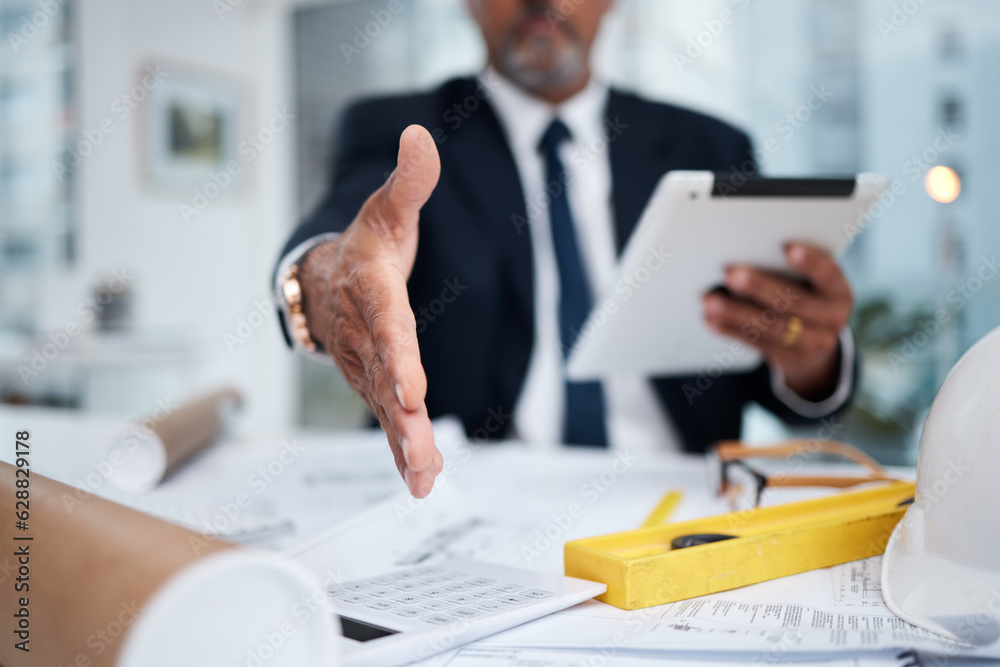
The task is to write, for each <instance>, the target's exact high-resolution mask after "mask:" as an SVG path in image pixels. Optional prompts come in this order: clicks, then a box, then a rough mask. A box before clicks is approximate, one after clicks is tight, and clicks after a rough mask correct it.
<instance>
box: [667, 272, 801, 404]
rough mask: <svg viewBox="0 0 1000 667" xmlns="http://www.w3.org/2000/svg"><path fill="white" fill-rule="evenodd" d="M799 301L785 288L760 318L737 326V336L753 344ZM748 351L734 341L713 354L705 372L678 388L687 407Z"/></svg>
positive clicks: (744, 345)
mask: <svg viewBox="0 0 1000 667" xmlns="http://www.w3.org/2000/svg"><path fill="white" fill-rule="evenodd" d="M800 298H801V297H800V296H799V295H798V294H796V293H795V292H793V291H792V288H791V287H786V288H785V290H784V292H778V293H777V294H775V296H774V298H773V299H772V300H771V305H770V307H769V308H765V309H764V310H762V311H761V313H760V315H757V316H755V317H753V318H752V319H751V320H750V321H748V322H744V323H743V326H742V327H740V333H741V334H742V335H743V337H744V338H746V340H747V342H748V343H750V344H751V345H752V344H753V343H756V342H757V341H758V340H760V338H761V336H763V335H764V334H765V333H767V332H768V331H769V330H770V329H771V327H773V326H774V325H775V324H776V323H777V322H779V321H783V320H782V319H781V315H783V314H784V313H787V312H788V311H789V310H791V308H792V305H793V304H794V303H795V302H796V301H798V300H799V299H800ZM748 349H749V347H748V345H747V344H746V343H744V342H741V341H738V340H734V341H732V342H731V343H729V348H728V349H727V350H726V351H724V352H716V353H715V354H713V355H712V356H713V358H714V361H713V362H712V364H711V365H709V367H708V368H707V369H706V370H703V371H701V372H700V373H699V374H698V377H697V378H696V379H695V381H694V384H691V383H688V382H685V383H684V386H683V387H681V390H682V391H683V393H684V398H685V399H687V402H688V405H694V401H695V399H696V398H698V397H700V396H704V395H705V392H707V391H708V390H710V389H711V388H712V386H713V385H714V384H715V381H716V380H717V379H718V378H719V377H720V376H722V375H723V374H724V373H725V372H726V371H727V370H729V369H730V368H732V367H733V365H735V364H736V362H737V361H738V360H739V359H740V358H741V357H742V356H743V355H744V354H746V353H747V350H748Z"/></svg>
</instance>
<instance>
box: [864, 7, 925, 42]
mask: <svg viewBox="0 0 1000 667" xmlns="http://www.w3.org/2000/svg"><path fill="white" fill-rule="evenodd" d="M928 2H930V0H903V2H899V3H896V4H894V5H893V6H892V11H891V12H889V16H888V17H879V19H878V21H876V22H875V27H877V28H878V31H879V34H880V35H882V39H886V40H887V39H889V38H890V37H892V36H893V35H894V34H896V33H897V32H899V31H900V30H902V29H903V28H904V27H905V26H906V24H907V23H909V22H910V20H911V19H912V18H913V17H914V16H916V15H917V14H919V13H920V10H921V9H923V8H924V7H926V6H927V3H928Z"/></svg>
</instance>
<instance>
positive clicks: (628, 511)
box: [38, 423, 940, 667]
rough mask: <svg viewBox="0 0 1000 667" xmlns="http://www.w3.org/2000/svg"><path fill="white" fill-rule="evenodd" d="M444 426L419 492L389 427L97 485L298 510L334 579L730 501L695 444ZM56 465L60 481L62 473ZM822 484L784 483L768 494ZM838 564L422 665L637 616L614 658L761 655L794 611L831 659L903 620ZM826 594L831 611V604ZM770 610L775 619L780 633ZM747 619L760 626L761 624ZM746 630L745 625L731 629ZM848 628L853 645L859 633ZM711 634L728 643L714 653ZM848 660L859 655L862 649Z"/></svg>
mask: <svg viewBox="0 0 1000 667" xmlns="http://www.w3.org/2000/svg"><path fill="white" fill-rule="evenodd" d="M436 434H437V441H438V444H439V446H440V447H441V449H442V452H443V454H444V456H445V461H446V463H445V469H444V472H443V473H442V475H441V476H440V478H439V481H438V485H437V486H436V488H435V491H434V492H433V493H432V494H431V496H430V497H429V499H427V500H424V501H417V500H414V499H412V498H410V497H409V496H408V495H407V494H406V493H405V487H404V486H403V484H402V482H401V480H400V479H399V476H398V473H397V472H396V469H395V466H394V465H393V463H392V460H391V456H390V454H389V451H388V447H387V445H386V444H385V438H384V435H382V434H381V433H370V432H369V433H343V434H310V433H300V434H298V435H296V436H295V437H289V438H284V439H278V438H275V439H270V440H264V439H261V440H245V439H244V440H230V441H227V442H224V443H221V444H219V445H218V446H216V447H214V448H212V449H210V450H209V451H207V452H205V453H203V454H202V455H201V456H199V457H198V458H197V459H196V460H195V461H193V462H192V463H191V464H190V465H189V466H187V467H186V468H184V469H182V470H181V471H179V472H178V473H177V474H176V475H174V476H173V477H172V478H170V479H169V480H167V481H166V482H165V483H164V484H162V485H161V486H160V487H159V488H158V489H156V490H155V491H153V492H152V493H150V494H147V495H145V496H141V497H140V496H130V497H129V496H124V495H123V494H120V493H118V492H115V491H112V490H110V489H98V492H99V493H103V494H106V495H109V496H110V497H112V498H114V499H116V500H119V501H123V502H127V503H129V504H133V505H135V506H137V507H139V508H142V509H145V510H146V511H150V512H151V513H155V514H160V515H164V516H167V517H172V518H178V517H182V518H186V519H187V520H188V522H189V523H190V522H191V521H192V518H194V520H195V521H198V520H200V521H202V522H207V523H208V524H213V522H215V523H217V524H222V523H225V521H240V520H246V519H248V518H250V519H251V520H253V521H259V520H265V521H268V520H270V521H274V520H287V521H290V522H291V523H292V524H293V525H294V531H292V532H286V533H284V534H281V535H277V536H274V537H272V538H271V539H270V541H269V544H268V546H272V547H275V548H280V549H283V550H286V551H289V552H291V553H296V554H299V556H298V557H299V559H300V560H301V561H302V562H304V563H305V564H306V565H307V566H308V567H310V568H311V569H313V570H314V572H316V573H317V574H318V575H321V576H330V575H332V576H335V577H337V578H339V579H351V578H357V577H364V576H369V575H375V574H379V573H381V572H384V571H387V570H390V569H393V568H396V567H400V566H404V565H407V564H409V563H411V562H413V561H415V560H419V561H421V562H428V563H429V562H433V561H434V560H435V559H440V558H447V557H449V556H471V557H475V558H480V559H483V560H488V561H493V562H498V563H504V564H509V565H514V566H519V567H526V568H530V569H535V570H544V571H550V572H561V571H562V544H563V543H565V542H566V541H568V540H571V539H576V538H580V537H587V536H593V535H599V534H603V533H609V532H616V531H620V530H627V529H631V528H635V527H638V526H639V525H640V524H641V523H642V521H643V520H644V519H645V517H646V516H647V514H648V513H649V511H650V510H651V509H652V508H653V507H654V506H655V505H656V504H657V502H658V501H659V500H660V498H661V497H662V496H663V494H664V493H665V492H666V491H667V490H669V489H681V490H682V491H683V492H684V500H683V502H682V503H681V504H680V506H679V507H678V509H677V511H676V513H675V515H674V517H673V518H674V519H676V520H681V519H689V518H696V517H700V516H707V515H711V514H716V513H720V512H725V511H727V508H726V507H725V505H724V503H722V502H721V501H719V500H717V499H715V498H713V497H710V495H709V494H708V491H707V489H708V484H707V478H706V474H707V473H706V466H705V462H704V460H703V458H702V457H699V456H685V455H678V454H649V453H643V454H641V455H639V454H633V453H631V452H629V451H627V450H623V451H613V452H607V451H594V450H586V449H565V450H550V451H533V450H530V449H528V448H526V447H524V446H522V445H519V444H515V443H509V444H500V445H482V446H477V445H475V444H470V443H468V442H466V441H465V439H464V436H463V434H462V433H461V430H460V429H459V428H457V426H456V425H455V424H449V423H443V424H438V425H437V427H436ZM38 472H44V471H42V470H39V471H38ZM911 472H912V471H911ZM61 476H62V477H64V478H65V477H66V471H63V472H62V475H61ZM67 481H70V482H72V481H74V480H73V479H72V478H70V479H68V480H67ZM825 492H828V491H822V490H819V491H817V490H788V489H785V490H776V491H775V492H774V494H773V495H772V496H771V497H769V498H768V502H784V501H787V500H796V499H800V498H802V497H804V496H806V495H815V494H817V493H825ZM839 568H840V569H839V570H838V568H832V569H831V570H820V571H816V572H811V573H804V574H802V575H795V576H794V577H787V578H785V579H782V580H776V581H773V582H765V583H764V584H758V585H757V586H751V587H747V588H744V589H739V590H737V591H731V592H729V593H726V594H718V595H716V596H709V597H708V598H700V599H698V600H696V601H690V602H680V603H674V604H673V605H664V606H662V607H656V608H653V609H651V610H642V611H640V612H622V611H621V610H617V609H614V608H612V607H609V606H607V605H603V604H601V603H598V602H590V603H586V604H584V605H581V606H578V607H576V608H574V609H573V610H569V611H567V612H563V613H560V614H556V615H554V616H551V617H548V618H546V619H541V620H540V621H536V622H534V623H531V624H528V625H525V626H522V627H521V628H517V629H514V630H512V631H509V632H507V633H501V634H500V635H496V636H494V637H491V638H489V639H487V640H485V641H483V642H478V643H476V644H475V645H473V646H471V647H469V648H465V649H463V650H462V651H459V652H456V651H452V652H450V653H447V654H444V655H443V656H439V657H437V658H434V659H432V660H430V661H428V662H427V664H428V665H442V666H443V665H448V667H481V666H485V665H489V666H491V667H492V666H493V665H496V667H504V666H505V665H511V666H513V665H521V664H525V662H524V661H525V660H528V661H532V660H534V661H537V664H538V665H540V666H544V667H562V666H563V665H566V666H567V667H568V666H569V665H571V664H579V663H578V662H574V661H576V660H578V658H579V655H580V654H579V651H591V652H593V651H594V650H596V649H595V647H596V646H597V645H598V644H599V643H601V642H612V644H614V642H615V638H616V636H617V635H616V633H618V634H620V633H621V631H622V629H623V628H628V627H635V628H638V629H637V630H635V631H632V632H630V633H627V640H623V641H625V644H627V645H628V646H629V647H630V648H634V649H635V650H642V651H643V652H644V654H645V657H646V660H645V661H643V660H640V659H639V658H637V657H635V656H628V657H626V656H625V655H624V648H625V646H624V645H623V646H622V648H623V654H622V655H619V658H617V660H618V662H616V663H614V664H620V665H628V666H630V667H631V665H632V663H633V662H636V664H637V665H638V662H643V664H651V663H650V662H649V661H650V660H653V659H656V660H657V661H658V662H660V663H662V661H663V660H664V659H666V658H668V657H672V655H673V653H676V651H677V650H682V651H695V652H698V654H699V657H701V658H709V657H711V658H715V659H726V660H727V661H728V663H727V664H745V663H746V659H747V658H748V657H750V656H752V655H754V654H758V655H759V654H760V650H761V646H762V645H761V643H760V642H762V641H763V642H765V644H766V645H768V646H770V645H771V644H773V642H771V639H767V640H765V639H763V638H762V637H763V635H762V634H761V633H764V632H765V631H767V633H774V632H777V634H776V635H773V637H772V639H773V638H774V637H778V638H779V639H780V635H781V633H782V628H786V629H787V627H789V623H791V627H794V626H795V625H796V623H794V622H791V621H789V619H788V618H787V617H786V616H787V615H788V614H791V615H792V617H795V618H799V619H800V622H802V623H806V622H808V623H812V624H813V625H814V626H816V625H817V624H818V631H812V630H811V629H810V628H809V627H808V626H806V627H803V628H801V632H800V634H801V635H802V636H804V637H805V638H806V639H805V640H802V639H801V638H800V640H799V641H800V642H802V641H804V642H805V643H804V644H801V646H811V647H812V648H811V649H810V650H811V657H812V658H813V659H815V658H816V657H817V656H818V655H819V654H820V653H822V652H823V649H824V648H825V649H826V656H827V657H829V656H830V655H831V651H832V650H833V649H834V647H833V646H831V645H830V630H829V629H825V628H824V625H827V626H828V625H829V624H831V623H834V624H837V623H839V624H842V625H843V627H844V628H847V629H851V628H859V630H858V632H863V631H864V628H865V627H868V626H870V625H872V624H875V625H878V626H879V627H881V626H882V625H887V624H896V625H898V623H901V622H899V621H898V619H895V618H894V617H892V616H891V614H889V612H888V611H887V610H885V609H884V608H882V607H881V605H882V602H881V594H880V592H879V589H878V577H877V574H878V567H877V561H874V562H865V561H861V562H859V563H855V564H848V565H845V566H839ZM838 587H839V588H838ZM831 596H832V597H831ZM694 602H697V604H692V603H694ZM810 605H812V606H810ZM830 605H834V606H835V607H836V608H832V607H831V608H828V609H820V607H824V606H825V607H830ZM838 605H839V606H838ZM768 609H770V610H771V611H770V612H768V611H767V610H768ZM779 609H780V611H776V610H779ZM720 610H725V611H724V612H723V611H720ZM810 610H811V611H810ZM719 614H722V616H719ZM769 614H770V615H771V616H775V618H774V619H772V620H774V623H775V624H776V625H774V627H771V629H770V630H768V628H769V627H770V626H771V625H772V624H771V621H768V620H767V619H768V617H769V616H768V615H769ZM796 614H797V615H798V616H796ZM748 623H749V624H750V625H753V624H755V623H756V624H758V625H759V624H761V623H763V625H762V626H761V627H759V628H758V629H756V630H753V631H752V632H750V631H749V630H748V629H747V627H748V626H747V625H746V624H748ZM904 625H905V624H904ZM830 627H831V628H832V626H830ZM727 628H728V629H727ZM723 630H726V632H725V633H724V634H719V633H721V632H722V631H723ZM750 630H752V628H750ZM913 630H914V631H915V630H916V629H913ZM796 632H799V630H796ZM919 632H922V631H919ZM706 633H708V634H706ZM738 633H742V634H740V635H739V637H740V638H739V639H738V640H733V639H732V638H733V637H736V636H737V634H738ZM900 633H903V635H905V636H906V637H908V638H909V639H907V640H906V641H911V642H912V643H913V644H914V645H923V646H925V647H926V646H939V647H940V645H939V644H938V643H936V642H938V640H936V639H935V638H934V637H933V636H925V635H920V634H919V633H916V634H914V633H912V632H911V630H910V629H909V626H906V628H901V627H897V628H896V635H897V636H902V635H901V634H900ZM842 634H843V636H844V637H847V639H843V641H844V642H847V644H846V646H850V639H849V637H848V635H850V632H846V633H845V632H842ZM925 634H926V633H925ZM821 635H822V636H821ZM769 636H770V635H769ZM871 636H874V635H871ZM810 641H812V642H813V643H812V644H810V643H809V642H810ZM727 642H729V644H730V645H728V646H727ZM766 642H771V644H768V643H766ZM620 643H621V642H619V644H620ZM798 645H799V644H797V646H798ZM706 646H716V647H719V646H721V647H722V649H719V650H715V651H714V653H713V652H711V651H710V652H709V653H705V650H706ZM859 646H860V644H859ZM791 648H792V647H791V646H789V647H786V650H791ZM844 648H845V646H840V647H839V649H838V650H837V651H833V653H835V654H836V655H837V656H840V657H846V656H848V655H851V653H847V654H845V653H841V652H839V651H841V650H843V649H844ZM555 649H559V650H558V651H556V650H555ZM723 649H725V650H723ZM566 651H570V652H569V653H566ZM727 651H728V652H727ZM897 653H898V651H897ZM865 655H866V656H867V657H866V658H865V659H866V660H868V659H869V658H871V659H872V660H875V662H872V663H870V664H900V663H899V661H896V660H895V659H894V658H892V659H889V658H891V656H888V654H887V653H882V654H880V655H873V654H871V653H870V652H866V653H865ZM574 656H575V657H574ZM887 656H888V657H887ZM674 657H675V656H674ZM678 660H680V662H678V663H677V664H683V660H682V659H681V658H678ZM532 664H534V663H532ZM609 664H610V663H609ZM668 664H669V663H668ZM836 664H841V663H840V662H838V663H836ZM842 664H845V665H848V664H849V665H856V664H860V663H858V662H856V661H855V660H854V659H853V657H852V658H851V659H850V660H849V661H847V662H844V663H842ZM865 664H869V663H867V662H866V663H865Z"/></svg>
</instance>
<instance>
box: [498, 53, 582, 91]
mask: <svg viewBox="0 0 1000 667" xmlns="http://www.w3.org/2000/svg"><path fill="white" fill-rule="evenodd" d="M502 68H503V73H504V74H505V75H506V76H507V77H508V78H510V79H511V80H512V81H514V83H516V84H518V85H519V86H521V87H522V88H526V89H528V90H532V91H545V90H557V89H559V88H564V87H566V86H569V85H572V84H574V83H576V82H578V81H579V80H580V77H582V76H584V74H585V73H586V62H585V60H584V58H583V56H582V54H576V53H567V54H564V55H562V56H561V57H559V58H558V59H554V58H552V57H549V56H545V57H536V58H530V57H523V56H519V55H512V57H509V58H504V59H503V63H502Z"/></svg>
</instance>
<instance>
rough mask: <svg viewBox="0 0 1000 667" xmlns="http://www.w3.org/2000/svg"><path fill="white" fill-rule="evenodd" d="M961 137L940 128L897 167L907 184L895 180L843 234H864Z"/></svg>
mask: <svg viewBox="0 0 1000 667" xmlns="http://www.w3.org/2000/svg"><path fill="white" fill-rule="evenodd" d="M961 138H962V137H961V135H960V134H959V133H958V132H956V131H955V130H953V129H952V128H950V127H949V128H941V129H939V130H938V131H937V135H936V136H935V137H934V139H933V140H932V141H931V143H930V144H929V145H928V146H927V147H925V148H924V149H923V150H922V151H920V152H919V153H914V154H913V155H911V156H910V157H909V158H907V159H906V161H905V162H903V164H902V165H901V166H900V171H902V173H903V175H904V176H906V177H907V180H908V182H909V183H907V182H906V181H903V180H901V179H895V180H893V181H892V183H891V184H890V185H889V187H888V189H886V191H885V192H883V193H882V194H881V195H880V196H879V198H878V199H877V200H876V201H875V203H874V204H872V206H871V208H869V209H868V210H867V211H866V210H865V209H863V208H858V210H857V217H856V218H855V220H854V221H853V222H849V223H845V224H844V234H846V235H847V238H849V239H854V238H855V237H856V236H857V235H858V234H860V233H862V232H865V231H867V230H868V228H869V227H871V226H872V224H874V223H875V222H876V221H878V220H880V219H881V218H883V217H884V216H885V214H886V213H888V212H889V210H890V209H891V208H892V207H893V206H894V205H895V204H896V202H898V201H899V200H900V199H902V198H903V197H905V196H906V195H907V194H909V193H910V192H911V191H912V190H911V188H912V186H913V184H915V183H918V182H920V181H922V180H923V178H924V175H925V174H926V173H927V171H928V170H930V169H931V167H934V166H935V165H937V163H938V161H939V160H940V158H941V156H942V155H944V154H946V153H948V152H949V151H950V150H951V149H952V148H954V146H955V144H957V143H958V141H959V139H961Z"/></svg>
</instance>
